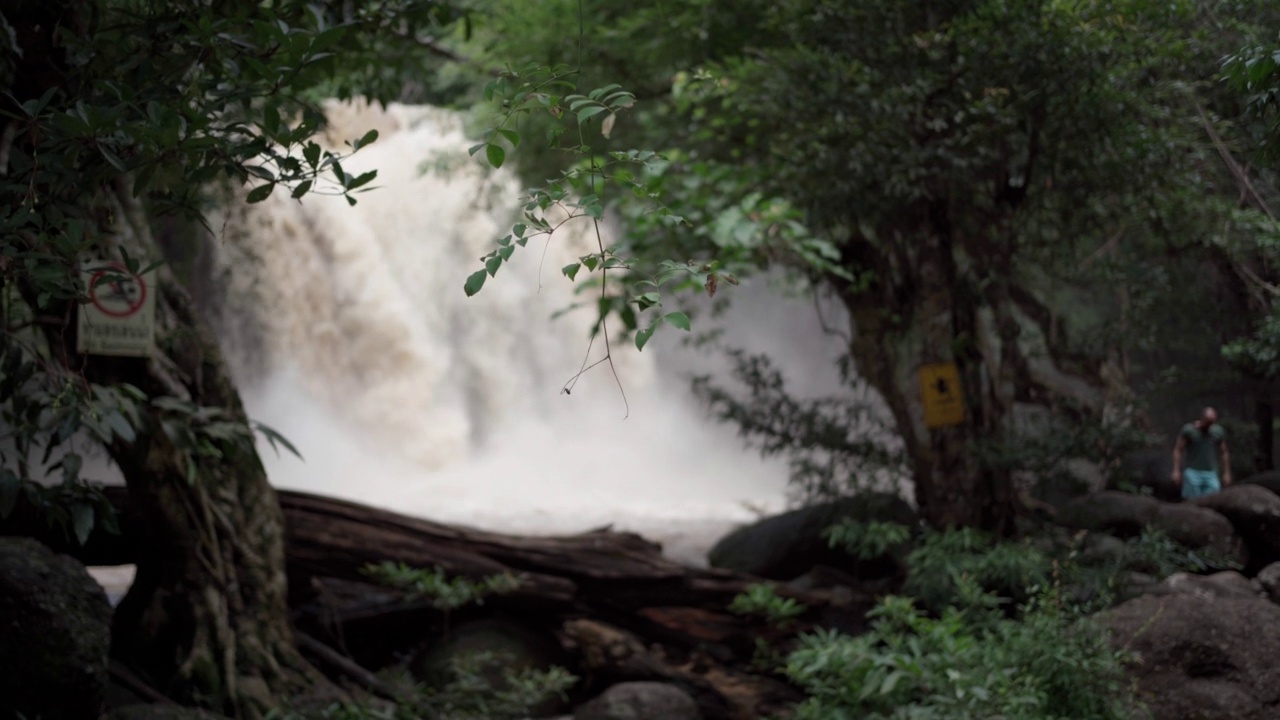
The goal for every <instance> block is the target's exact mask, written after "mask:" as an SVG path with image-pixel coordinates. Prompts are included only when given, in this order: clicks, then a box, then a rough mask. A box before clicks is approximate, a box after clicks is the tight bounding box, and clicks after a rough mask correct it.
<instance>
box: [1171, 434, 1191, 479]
mask: <svg viewBox="0 0 1280 720" xmlns="http://www.w3.org/2000/svg"><path fill="white" fill-rule="evenodd" d="M1186 448H1187V438H1186V436H1185V435H1183V434H1182V433H1178V441H1177V442H1175V443H1174V444H1173V474H1172V475H1170V476H1169V479H1170V480H1172V481H1173V485H1174V487H1178V488H1180V487H1182V451H1183V450H1185V449H1186Z"/></svg>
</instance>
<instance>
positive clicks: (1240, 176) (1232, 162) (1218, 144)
mask: <svg viewBox="0 0 1280 720" xmlns="http://www.w3.org/2000/svg"><path fill="white" fill-rule="evenodd" d="M1195 107H1196V114H1198V115H1199V116H1200V123H1201V124H1202V125H1204V131H1205V132H1206V133H1208V135H1209V139H1210V140H1211V141H1213V147H1214V148H1215V149H1216V150H1217V151H1218V156H1219V157H1221V158H1222V162H1223V163H1224V164H1226V166H1227V169H1228V170H1230V171H1231V174H1232V175H1233V176H1235V179H1236V182H1237V183H1239V185H1240V192H1241V194H1242V195H1243V194H1247V195H1248V196H1249V197H1250V198H1251V199H1252V200H1253V203H1254V204H1255V205H1257V206H1258V209H1259V210H1261V211H1262V212H1263V214H1265V215H1266V216H1267V218H1268V219H1270V220H1271V221H1272V222H1274V221H1275V219H1276V216H1275V213H1273V212H1271V207H1270V206H1269V205H1267V201H1266V200H1263V199H1262V195H1260V194H1259V193H1258V190H1257V188H1255V187H1254V186H1253V181H1252V180H1250V179H1249V173H1248V171H1246V170H1245V169H1244V167H1243V166H1242V165H1241V164H1240V163H1239V162H1237V161H1236V159H1235V157H1233V156H1232V155H1231V150H1230V149H1229V148H1228V147H1227V145H1226V143H1224V142H1223V141H1222V137H1221V136H1220V135H1218V131H1217V130H1215V129H1214V128H1213V123H1211V122H1209V116H1208V115H1206V114H1205V112H1204V108H1202V107H1200V103H1199V102H1195Z"/></svg>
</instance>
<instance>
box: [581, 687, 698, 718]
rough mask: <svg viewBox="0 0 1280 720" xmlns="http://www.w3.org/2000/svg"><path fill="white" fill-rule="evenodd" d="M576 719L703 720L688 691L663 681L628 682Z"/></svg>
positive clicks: (607, 692)
mask: <svg viewBox="0 0 1280 720" xmlns="http://www.w3.org/2000/svg"><path fill="white" fill-rule="evenodd" d="M573 718H574V720H702V712H701V711H700V710H699V709H698V704H697V703H695V702H694V701H693V698H692V697H690V696H689V694H688V693H686V692H685V691H684V690H681V689H680V688H678V687H676V686H675V685H671V684H669V683H661V682H624V683H619V684H617V685H614V686H613V687H610V688H609V689H608V690H605V691H604V692H603V693H601V694H600V695H599V697H597V698H595V699H594V700H591V701H590V702H588V703H586V704H584V705H580V706H579V707H578V708H577V709H576V710H574V711H573Z"/></svg>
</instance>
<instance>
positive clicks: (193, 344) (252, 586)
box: [45, 186, 321, 718]
mask: <svg viewBox="0 0 1280 720" xmlns="http://www.w3.org/2000/svg"><path fill="white" fill-rule="evenodd" d="M101 202H102V205H103V206H104V208H105V210H106V212H107V214H108V215H109V216H110V218H111V228H110V230H111V232H112V235H113V238H114V242H116V243H118V244H119V245H121V246H124V247H126V248H128V250H129V251H130V254H131V255H132V256H133V257H145V258H155V257H157V255H158V251H157V250H156V247H155V244H154V243H153V242H152V238H151V233H150V229H149V225H148V218H147V216H146V214H145V212H144V211H143V209H142V207H141V206H140V205H139V204H138V203H137V202H136V201H135V200H134V199H132V198H131V197H130V195H129V193H128V192H127V191H126V190H125V189H124V188H123V186H122V187H121V188H120V189H119V190H118V191H117V192H115V193H109V194H107V195H106V196H105V197H104V198H103V199H102V200H101ZM147 278H148V280H149V282H150V284H152V285H153V286H154V287H153V288H152V291H153V292H157V299H156V348H157V349H156V352H155V354H154V356H153V357H151V358H149V359H146V358H116V357H100V356H93V357H87V356H82V355H78V354H77V353H76V345H75V337H74V331H73V330H72V329H71V328H69V327H67V326H66V325H65V324H63V325H62V326H60V327H55V328H46V330H47V332H46V333H45V335H46V337H47V338H48V340H49V343H50V347H51V349H52V352H53V355H54V356H55V357H56V358H57V359H58V360H60V361H61V364H62V365H63V366H65V367H66V368H67V370H68V371H69V372H71V373H76V374H79V375H80V376H81V377H82V378H83V379H84V380H85V381H88V382H91V383H96V384H99V385H119V384H128V385H132V386H133V387H135V388H138V389H139V390H140V391H141V392H142V394H143V395H144V396H145V397H146V401H145V402H142V403H139V404H138V405H139V408H138V410H139V422H138V426H137V427H135V428H134V429H135V431H136V439H135V440H134V441H132V442H125V441H123V440H119V439H118V440H116V441H115V442H114V443H113V444H112V446H111V447H108V448H107V450H108V452H109V453H110V455H111V458H112V460H114V461H115V463H116V464H117V465H118V466H119V467H120V469H121V471H122V473H123V475H124V478H125V482H126V485H127V486H128V489H129V493H130V496H131V497H132V499H133V500H132V504H133V507H134V513H133V515H132V518H131V522H132V523H133V527H134V531H135V532H136V533H137V535H138V537H137V538H136V541H135V542H134V543H133V544H132V545H133V547H134V548H135V550H136V553H137V556H136V563H137V575H136V580H135V582H134V584H133V586H132V588H131V589H130V591H129V593H128V594H127V596H126V597H125V598H124V600H123V601H122V602H121V604H120V606H119V607H118V608H117V610H116V613H115V618H114V628H113V647H112V653H113V655H114V656H116V657H117V658H119V659H121V660H123V661H124V662H126V663H127V664H128V665H130V666H131V667H132V668H134V669H135V670H137V671H139V672H140V673H141V674H142V675H143V676H144V678H145V679H146V680H147V681H148V682H150V683H151V684H152V685H153V686H155V687H156V688H158V689H160V690H161V691H163V692H164V693H165V694H166V695H168V696H170V697H172V698H174V699H176V700H179V701H181V702H183V703H186V704H195V705H201V706H204V707H208V708H211V709H215V710H218V711H220V712H223V713H226V714H230V715H233V716H236V717H246V718H256V717H260V716H261V715H262V714H263V713H265V712H266V711H267V710H268V709H269V708H271V707H273V706H275V705H276V704H277V699H278V698H279V697H280V696H282V695H286V694H289V693H290V692H292V691H293V690H300V689H302V688H303V687H305V686H306V685H307V684H309V683H311V682H314V681H317V680H319V679H321V676H320V675H319V674H318V673H316V672H315V670H314V669H312V668H311V667H310V666H309V665H308V664H307V663H306V662H305V661H304V660H303V658H302V656H301V655H300V654H299V653H298V652H297V650H296V648H295V646H294V641H293V636H292V630H291V626H290V623H289V617H288V604H287V603H288V583H287V579H286V575H285V572H284V530H283V518H282V515H281V512H280V507H279V503H278V501H277V499H276V495H275V491H274V490H273V489H272V488H271V486H270V485H269V484H268V482H267V476H266V472H265V470H264V469H263V467H262V464H261V462H260V460H259V458H258V455H257V452H256V450H255V448H254V444H253V439H252V434H251V433H250V432H249V431H248V428H247V426H244V427H243V432H242V433H241V434H240V435H237V436H234V437H231V436H228V435H226V434H225V433H223V434H220V435H206V434H202V433H203V430H204V427H205V426H204V425H202V423H205V422H207V420H208V418H202V417H201V416H199V414H198V413H197V414H195V415H183V414H181V413H178V414H176V415H175V413H174V411H173V409H172V408H165V407H161V406H158V405H156V404H155V403H154V402H152V401H154V400H155V399H156V398H170V399H176V400H179V401H182V402H184V403H186V404H187V407H191V408H205V409H216V411H217V413H218V416H217V418H218V419H219V420H221V421H227V422H229V423H239V424H241V425H243V424H244V423H245V419H246V418H245V414H244V410H243V408H242V406H241V404H240V400H239V396H238V395H237V393H236V390H235V388H234V386H233V385H232V383H231V380H230V377H229V375H228V374H227V371H226V368H225V366H224V365H223V363H222V359H221V357H220V354H219V351H218V347H217V345H216V343H215V342H214V340H213V338H212V336H211V335H210V334H209V332H208V331H207V330H206V329H205V328H204V327H202V325H201V323H200V320H199V318H198V317H197V316H196V315H195V313H194V312H193V309H192V305H191V302H190V300H189V299H188V297H187V295H186V293H185V291H184V290H183V289H182V288H181V287H180V286H179V285H178V283H177V282H176V281H175V280H174V279H173V277H172V275H171V274H170V273H169V272H168V271H167V270H166V269H165V268H160V269H158V270H156V271H154V273H153V274H150V275H148V276H147ZM65 315H66V317H73V315H72V312H71V310H70V309H68V310H67V312H66V314H65ZM72 327H74V326H73V325H72Z"/></svg>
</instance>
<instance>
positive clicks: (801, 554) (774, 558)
mask: <svg viewBox="0 0 1280 720" xmlns="http://www.w3.org/2000/svg"><path fill="white" fill-rule="evenodd" d="M845 519H854V520H867V521H869V520H878V521H881V522H897V523H901V524H904V525H911V524H914V523H915V520H916V517H915V511H914V510H912V509H911V506H910V505H908V504H907V502H906V501H905V500H903V499H902V498H900V497H898V496H896V495H890V494H888V493H865V494H863V495H859V496H857V497H853V498H848V499H845V500H840V501H837V502H831V503H823V504H821V505H812V506H809V507H805V508H800V509H798V510H792V511H790V512H786V513H782V514H781V515H774V516H772V517H767V518H765V519H763V520H760V521H758V522H755V523H752V524H751V525H747V526H745V527H741V528H738V529H737V530H735V531H733V532H732V533H730V534H728V535H726V536H725V537H723V538H721V540H720V541H719V542H717V543H716V544H715V547H713V548H711V553H710V555H709V559H710V562H711V566H712V567H717V568H726V569H729V570H736V571H738V572H745V573H750V574H752V575H758V576H760V577H765V578H772V579H774V580H790V579H792V578H796V577H799V576H800V575H803V574H804V573H806V572H808V571H809V570H810V568H812V567H813V566H814V565H819V564H825V565H831V566H835V567H841V566H853V565H854V559H853V558H852V557H850V556H849V555H848V554H846V553H844V552H841V551H839V550H832V549H831V548H830V547H829V545H828V544H827V540H826V538H824V537H823V536H822V532H823V531H824V530H826V529H827V528H828V527H830V526H831V525H833V524H835V523H836V522H839V521H840V520H845ZM865 569H866V571H867V572H860V573H859V575H860V576H862V577H866V576H868V575H869V574H875V573H877V572H878V573H879V574H880V575H882V576H883V575H888V574H892V573H893V572H895V571H896V564H895V563H894V562H893V561H891V560H886V562H883V563H878V564H877V563H874V562H873V563H868V564H867V566H866V568H865Z"/></svg>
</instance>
